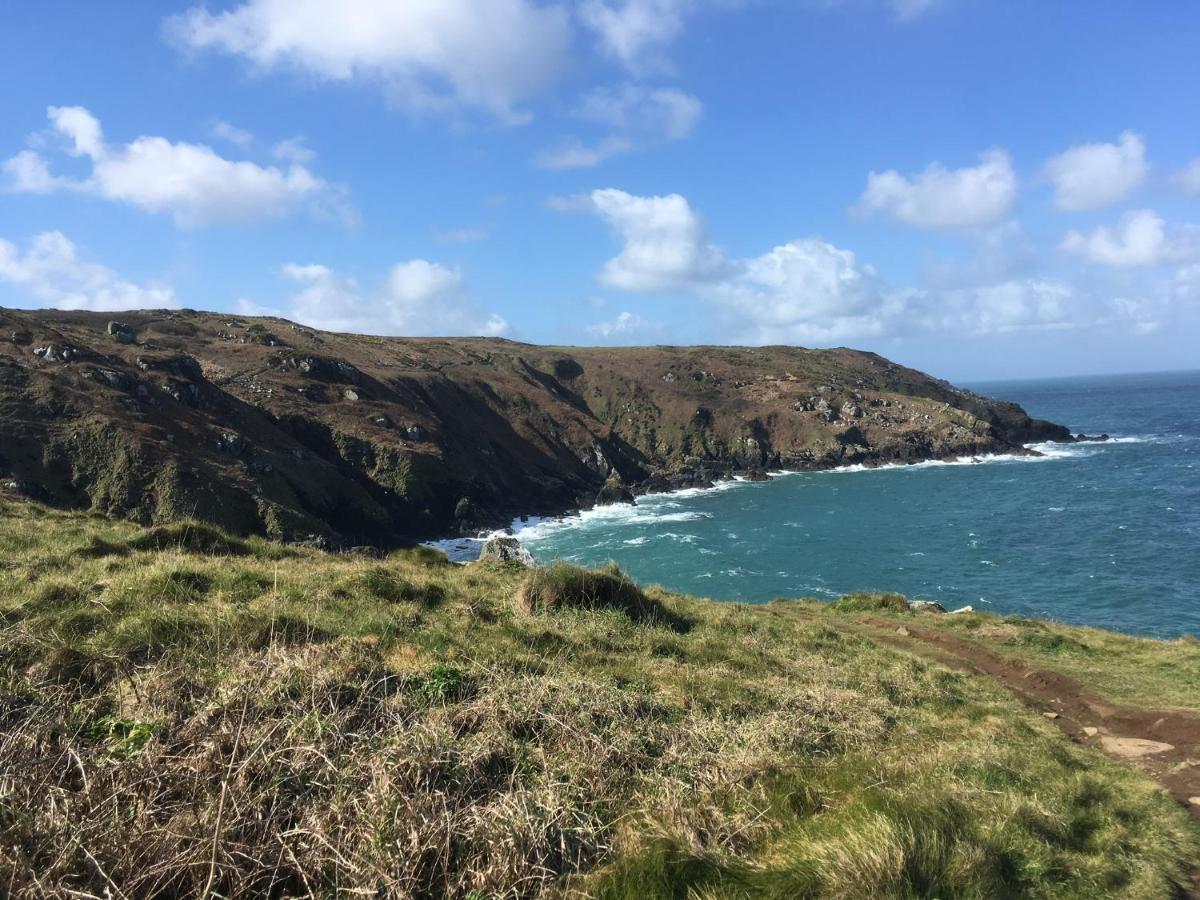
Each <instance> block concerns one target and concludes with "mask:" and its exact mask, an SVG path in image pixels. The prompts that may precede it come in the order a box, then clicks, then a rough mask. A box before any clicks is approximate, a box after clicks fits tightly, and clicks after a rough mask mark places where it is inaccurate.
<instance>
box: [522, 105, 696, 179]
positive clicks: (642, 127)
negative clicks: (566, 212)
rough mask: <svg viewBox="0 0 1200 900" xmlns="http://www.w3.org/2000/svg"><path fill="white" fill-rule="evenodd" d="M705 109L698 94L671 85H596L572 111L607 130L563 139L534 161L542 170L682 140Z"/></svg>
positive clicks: (591, 163) (577, 165)
mask: <svg viewBox="0 0 1200 900" xmlns="http://www.w3.org/2000/svg"><path fill="white" fill-rule="evenodd" d="M703 112H704V105H703V104H702V103H701V102H700V101H699V100H698V99H696V98H695V97H693V96H692V95H691V94H686V93H684V92H683V91H680V90H676V89H675V88H656V89H651V88H646V87H642V86H641V85H634V84H627V85H623V86H622V87H619V88H601V89H597V90H594V91H592V92H591V93H589V94H588V95H587V96H586V97H584V98H583V102H582V104H581V105H580V108H579V110H578V111H577V112H576V116H577V117H578V118H580V119H582V120H584V121H586V122H590V123H592V124H594V125H599V126H602V127H604V128H606V129H607V130H608V134H607V135H606V136H605V137H603V138H601V139H599V140H598V141H596V142H594V143H591V144H587V143H584V142H583V141H581V140H580V139H579V138H576V137H571V138H567V139H565V140H564V141H562V142H561V143H560V144H559V145H558V146H556V147H553V148H551V149H549V150H544V151H542V152H541V153H540V154H538V156H537V158H536V159H535V162H536V163H537V165H538V166H540V167H541V168H543V169H578V168H586V167H589V166H594V165H596V164H597V163H600V162H603V161H604V160H606V159H608V158H609V157H611V156H615V155H617V154H618V153H627V152H629V151H632V150H641V149H646V148H649V147H654V146H658V145H660V144H665V143H668V142H670V141H678V140H682V139H683V138H685V137H687V136H688V135H689V134H691V132H692V129H693V128H695V127H696V123H697V122H699V121H700V117H701V115H702V114H703Z"/></svg>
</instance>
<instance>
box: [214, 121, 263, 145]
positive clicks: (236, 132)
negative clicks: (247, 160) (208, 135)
mask: <svg viewBox="0 0 1200 900" xmlns="http://www.w3.org/2000/svg"><path fill="white" fill-rule="evenodd" d="M211 131H212V136H213V137H215V138H218V139H219V140H222V141H228V142H229V143H231V144H235V145H237V146H238V147H241V148H242V149H243V150H244V149H246V148H247V147H249V146H250V145H251V144H253V143H254V135H252V134H251V133H250V132H248V131H247V130H246V129H244V128H238V127H237V126H236V125H233V124H231V123H229V122H226V121H224V120H220V121H218V122H216V123H215V124H214V125H213V127H212V129H211Z"/></svg>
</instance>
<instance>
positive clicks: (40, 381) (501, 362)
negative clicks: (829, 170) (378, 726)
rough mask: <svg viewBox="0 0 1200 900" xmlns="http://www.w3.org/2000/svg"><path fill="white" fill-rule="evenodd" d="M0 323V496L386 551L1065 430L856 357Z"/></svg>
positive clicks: (172, 317)
mask: <svg viewBox="0 0 1200 900" xmlns="http://www.w3.org/2000/svg"><path fill="white" fill-rule="evenodd" d="M119 318H120V320H119V321H116V320H114V319H112V318H110V317H109V316H105V315H103V314H99V313H89V312H48V311H47V312H26V311H17V310H0V336H3V337H4V338H5V340H2V341H0V484H5V483H15V484H19V485H21V486H22V490H23V492H25V493H27V494H29V495H31V496H37V497H39V498H40V499H44V500H46V501H48V502H52V503H55V504H58V505H62V506H70V507H76V508H86V509H90V510H92V511H95V512H98V513H104V514H109V515H116V516H125V517H130V518H134V519H137V520H139V521H142V522H146V523H159V522H166V521H171V520H173V519H178V518H180V517H184V516H194V517H199V518H201V519H205V520H208V521H212V522H213V523H215V524H218V525H220V526H222V527H224V528H227V529H229V530H231V531H233V532H235V533H242V534H245V533H254V532H257V533H265V534H268V535H271V536H274V537H277V538H280V539H284V540H293V541H299V540H321V541H324V542H327V543H328V544H330V545H332V546H357V545H366V544H369V545H374V546H394V545H398V544H402V543H407V542H411V541H413V540H417V539H422V538H426V537H431V536H438V535H445V534H448V533H452V532H457V533H475V532H477V531H478V530H479V529H481V528H487V527H495V526H502V525H506V524H508V522H509V521H511V520H512V518H513V517H514V516H517V515H520V514H523V513H528V514H543V515H544V514H555V513H561V512H564V511H567V510H570V509H577V508H580V507H586V506H591V505H593V504H594V503H597V502H618V501H624V500H628V499H629V498H630V497H632V495H634V494H638V493H643V492H646V491H650V490H668V489H671V488H678V487H692V486H703V485H707V484H711V483H712V482H713V481H714V480H716V479H720V478H725V477H729V476H732V475H739V476H750V477H761V473H765V472H768V471H771V470H776V469H781V468H788V469H821V468H828V467H832V466H839V465H845V464H848V463H863V464H868V465H873V464H878V463H888V462H915V461H919V460H924V459H931V458H951V457H958V456H977V455H981V454H986V453H998V452H1003V453H1011V452H1022V445H1024V444H1026V443H1031V442H1036V441H1047V440H1062V441H1068V440H1073V438H1072V436H1071V434H1070V433H1069V432H1068V431H1067V430H1066V429H1065V428H1062V427H1061V426H1058V425H1054V424H1052V423H1049V422H1043V421H1039V420H1036V419H1032V418H1030V417H1029V416H1028V415H1027V414H1026V413H1025V412H1024V410H1022V409H1021V408H1020V407H1018V406H1016V405H1015V404H1011V403H1001V402H997V401H994V400H990V399H987V398H985V397H981V396H979V395H977V394H973V393H971V392H969V391H963V390H960V389H957V388H955V387H953V386H951V385H949V384H947V383H945V382H943V381H939V380H937V379H934V378H930V377H929V376H927V375H924V374H922V373H920V372H916V371H914V370H912V369H907V368H905V367H903V366H899V365H897V364H895V363H891V362H889V361H888V360H886V359H883V358H882V357H880V356H877V355H875V354H872V353H862V352H858V351H854V350H847V349H835V350H805V349H801V348H794V347H753V348H750V347H652V348H622V349H602V348H561V347H538V346H532V345H529V344H519V343H514V342H512V341H506V340H500V339H476V338H460V339H450V340H440V339H409V338H378V337H368V336H362V335H347V334H332V333H327V332H318V331H314V330H312V329H309V328H305V327H303V326H300V325H297V324H294V323H291V322H287V321H284V320H281V319H251V318H245V317H240V316H230V315H220V314H215V313H202V312H193V311H189V310H183V311H165V310H159V311H141V312H128V313H122V314H121V315H120V317H119Z"/></svg>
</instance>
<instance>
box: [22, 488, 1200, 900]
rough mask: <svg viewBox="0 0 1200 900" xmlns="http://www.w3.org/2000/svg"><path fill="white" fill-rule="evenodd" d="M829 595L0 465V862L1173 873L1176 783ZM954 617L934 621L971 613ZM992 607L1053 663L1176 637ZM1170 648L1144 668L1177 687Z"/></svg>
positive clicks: (293, 875)
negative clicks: (48, 491)
mask: <svg viewBox="0 0 1200 900" xmlns="http://www.w3.org/2000/svg"><path fill="white" fill-rule="evenodd" d="M892 605H893V604H891V603H890V602H888V601H877V600H872V599H869V598H868V600H863V599H861V598H859V599H851V600H848V601H846V602H845V603H844V604H842V606H843V607H849V608H852V609H859V608H860V607H861V608H864V609H868V610H870V611H871V614H882V615H888V614H889V613H887V612H886V610H887V609H889V608H891V606H892ZM881 609H883V610H885V611H884V612H880V610H881ZM856 615H859V613H852V612H848V611H844V610H843V611H839V610H838V609H836V608H830V607H826V606H823V605H820V604H815V603H810V602H777V603H772V604H768V605H765V606H759V607H751V606H746V605H742V604H719V603H713V602H709V601H702V600H695V599H691V598H687V597H681V596H678V595H674V594H671V593H669V592H666V591H663V590H660V589H657V588H645V589H643V588H641V587H638V586H636V585H633V584H632V582H629V581H628V579H626V578H625V576H624V575H622V574H621V573H619V572H616V571H611V570H606V571H600V572H591V573H588V572H583V571H582V570H578V569H572V568H570V567H559V568H554V569H550V570H546V571H543V572H538V573H534V574H532V575H531V574H530V573H529V572H528V571H527V570H524V569H521V568H519V567H516V566H511V565H487V564H485V565H472V566H467V567H458V566H452V565H449V564H447V563H446V561H445V559H444V557H441V556H440V555H438V554H435V553H432V552H431V551H428V550H425V549H418V550H412V551H398V552H396V553H393V554H390V555H389V556H388V557H386V558H384V559H377V558H371V557H367V556H358V555H330V554H324V553H320V552H317V551H312V550H302V549H296V548H287V547H281V546H279V545H275V544H271V543H268V542H265V541H259V540H238V539H233V538H228V537H226V536H224V535H222V534H220V533H219V532H215V531H213V530H212V529H209V528H207V527H205V526H197V525H192V524H188V523H181V524H180V525H178V526H173V527H171V528H169V529H155V530H153V531H145V530H142V529H139V528H137V527H136V526H134V525H130V524H128V523H119V522H111V521H108V520H104V519H95V518H88V517H84V516H81V515H78V514H70V513H64V512H60V511H55V510H47V509H43V508H41V507H37V506H33V505H30V504H25V503H15V502H10V501H3V500H0V624H2V626H3V627H2V630H0V660H2V661H0V717H2V718H3V721H4V723H5V726H4V728H3V729H2V730H0V884H3V885H5V886H6V887H5V890H8V891H10V892H11V893H14V894H16V895H22V894H24V895H29V896H37V895H41V894H45V893H51V894H67V893H69V892H72V891H74V892H82V893H87V894H91V895H97V896H103V895H105V893H106V892H107V893H108V894H111V895H113V896H118V895H120V894H124V895H126V896H131V897H132V896H147V895H159V896H188V895H191V896H196V895H200V894H202V893H204V892H205V891H208V892H217V893H219V894H221V895H222V896H244V895H252V894H269V893H274V894H277V895H307V894H309V893H311V894H313V895H316V896H335V895H338V894H339V892H340V893H346V892H355V893H357V894H361V893H363V892H372V891H374V892H379V893H381V894H383V895H396V896H414V895H415V896H459V897H466V896H471V897H474V898H478V897H525V896H539V895H549V896H558V895H567V894H574V895H587V896H600V897H612V898H634V897H639V898H640V897H688V896H692V897H711V898H716V897H730V898H732V897H739V898H741V897H778V898H791V897H805V896H844V897H888V896H891V897H910V896H941V897H951V896H953V897H996V896H1022V897H1024V896H1033V897H1037V896H1046V897H1051V896H1053V897H1060V896H1061V897H1101V896H1132V897H1172V896H1175V895H1176V891H1177V886H1178V884H1180V883H1181V882H1182V879H1183V878H1184V877H1185V864H1186V862H1187V861H1188V860H1191V859H1195V858H1197V857H1200V840H1198V837H1197V831H1196V828H1195V826H1194V824H1193V822H1192V821H1191V820H1190V819H1189V817H1188V816H1187V814H1186V813H1185V812H1184V811H1182V810H1181V809H1179V808H1178V807H1176V806H1175V805H1173V804H1172V802H1171V801H1170V800H1169V799H1167V798H1166V797H1164V796H1163V795H1162V793H1161V792H1160V791H1158V790H1157V789H1156V788H1155V787H1154V785H1152V784H1151V783H1150V782H1149V781H1147V780H1146V779H1145V778H1144V777H1142V776H1141V775H1139V774H1137V773H1135V772H1134V771H1133V770H1131V769H1128V768H1125V767H1122V766H1120V765H1118V764H1116V763H1114V762H1111V761H1109V760H1107V759H1105V758H1103V757H1101V756H1100V755H1098V754H1097V753H1095V752H1094V751H1091V750H1089V749H1086V748H1083V747H1079V746H1075V745H1073V744H1071V743H1069V742H1068V741H1066V740H1065V739H1064V738H1063V737H1062V736H1061V735H1060V734H1059V733H1058V732H1057V730H1056V729H1055V728H1054V727H1053V726H1052V725H1051V724H1049V723H1048V722H1047V721H1046V720H1045V719H1042V718H1041V717H1040V716H1037V715H1035V714H1030V713H1029V712H1027V711H1026V710H1025V709H1024V708H1023V707H1021V706H1020V705H1019V704H1018V703H1017V702H1016V701H1015V700H1013V699H1012V698H1011V697H1010V696H1009V695H1008V694H1006V693H1005V692H1003V691H1002V690H1000V689H999V688H997V687H995V686H994V685H992V684H990V683H988V682H986V681H984V680H981V679H977V678H973V677H970V676H967V675H964V674H960V673H956V672H952V671H950V670H948V669H946V668H944V667H942V666H940V665H937V664H936V663H932V662H926V661H922V660H918V659H915V658H913V657H912V656H910V655H908V654H905V653H902V652H898V651H895V650H893V649H891V648H890V647H889V646H887V645H886V644H881V643H878V642H876V641H874V640H872V639H871V638H870V637H869V636H866V635H865V634H864V633H863V631H862V630H861V629H855V628H850V627H846V624H847V623H849V622H851V621H852V620H854V617H855V616H856ZM953 618H954V621H950V617H937V619H938V621H939V622H942V621H944V622H945V624H944V625H942V626H939V627H947V628H955V629H963V630H964V632H965V631H968V630H975V631H978V628H976V627H975V626H973V624H972V620H971V619H969V618H967V617H962V618H960V617H953ZM926 620H927V619H926V618H922V619H921V621H922V622H925V621H926ZM991 621H992V620H986V622H991ZM986 622H985V624H986ZM1027 630H1028V631H1029V633H1030V634H1033V635H1040V636H1039V637H1036V638H1035V639H1034V640H1025V639H1024V637H1023V636H1024V635H1025V631H1027ZM1016 634H1017V637H1016V638H1015V639H1014V640H1015V644H1014V647H1015V649H1017V650H1019V651H1020V652H1024V653H1029V654H1031V655H1037V656H1038V657H1039V658H1043V657H1044V658H1051V657H1053V658H1054V659H1055V660H1066V661H1067V663H1066V665H1068V666H1073V665H1083V662H1076V660H1079V661H1082V660H1087V661H1088V662H1087V665H1091V666H1097V665H1099V664H1100V663H1099V662H1097V660H1098V659H1103V657H1104V654H1108V653H1110V652H1112V653H1115V654H1116V659H1117V660H1118V661H1120V664H1121V665H1125V666H1128V667H1129V668H1130V669H1133V668H1136V667H1139V666H1142V665H1143V664H1144V663H1147V661H1150V662H1151V663H1152V665H1150V670H1151V672H1154V671H1165V670H1159V669H1157V668H1156V666H1157V662H1156V661H1155V660H1156V657H1155V653H1156V652H1159V650H1161V652H1162V653H1164V654H1166V656H1165V657H1164V658H1170V659H1174V660H1175V662H1176V664H1182V665H1184V666H1185V668H1186V666H1187V665H1191V664H1192V662H1193V661H1194V659H1195V656H1193V655H1188V653H1183V654H1182V657H1181V656H1179V654H1180V653H1181V651H1180V649H1179V648H1177V647H1175V646H1174V644H1171V643H1161V642H1149V643H1146V644H1144V645H1143V644H1138V643H1134V644H1130V645H1129V647H1130V648H1132V649H1124V650H1122V648H1123V647H1125V645H1124V644H1123V642H1124V641H1126V640H1127V639H1122V638H1116V637H1113V636H1104V635H1103V633H1100V632H1091V631H1082V630H1074V629H1065V628H1059V627H1058V626H1053V627H1050V626H1047V627H1046V631H1045V632H1043V631H1041V630H1037V629H1025V628H1024V626H1022V630H1021V631H1019V632H1017V633H1016ZM1046 635H1048V637H1046ZM1059 638H1061V640H1060V639H1059ZM1072 641H1074V642H1077V643H1078V644H1080V645H1082V646H1084V647H1088V648H1095V649H1096V650H1098V651H1099V653H1097V652H1092V651H1090V650H1083V649H1080V648H1079V647H1077V646H1075V644H1073V643H1071V642H1072ZM1180 646H1181V647H1182V645H1180ZM1156 648H1157V649H1156ZM1183 649H1184V650H1188V651H1189V652H1191V653H1194V648H1183ZM1121 653H1125V654H1127V656H1125V657H1122V656H1121ZM1180 659H1182V660H1183V662H1182V663H1180ZM1168 682H1169V679H1167V678H1166V677H1165V676H1160V675H1154V674H1148V675H1145V676H1143V678H1142V680H1141V682H1140V683H1139V684H1140V687H1139V688H1138V689H1137V690H1138V691H1142V692H1146V693H1147V694H1153V695H1155V696H1158V697H1163V696H1175V695H1176V693H1177V692H1178V689H1176V688H1174V687H1171V686H1170V684H1169V683H1168ZM472 892H474V893H472Z"/></svg>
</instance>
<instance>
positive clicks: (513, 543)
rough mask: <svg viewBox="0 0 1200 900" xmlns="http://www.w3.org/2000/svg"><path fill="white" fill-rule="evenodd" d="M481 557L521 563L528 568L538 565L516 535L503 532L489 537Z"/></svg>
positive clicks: (481, 558) (480, 554)
mask: <svg viewBox="0 0 1200 900" xmlns="http://www.w3.org/2000/svg"><path fill="white" fill-rule="evenodd" d="M479 559H480V561H483V560H485V559H491V560H497V561H498V562H515V563H520V564H521V565H523V566H524V567H525V568H527V569H533V568H536V567H537V563H536V562H534V560H533V556H532V555H531V554H530V553H529V551H528V550H526V549H525V548H524V547H522V546H521V542H520V541H518V540H517V539H516V538H515V537H508V536H507V535H502V534H498V535H496V536H495V537H491V538H488V541H487V543H485V544H484V545H483V550H481V551H480V553H479Z"/></svg>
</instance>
